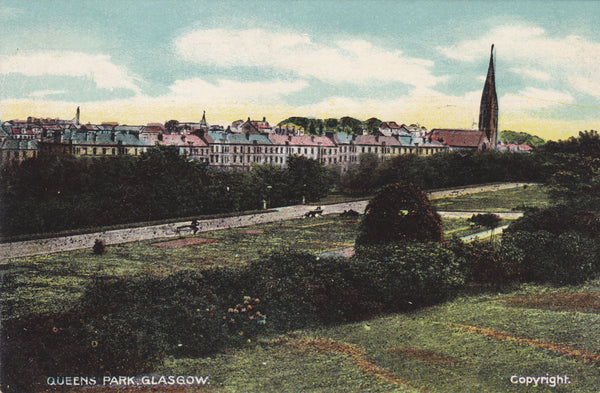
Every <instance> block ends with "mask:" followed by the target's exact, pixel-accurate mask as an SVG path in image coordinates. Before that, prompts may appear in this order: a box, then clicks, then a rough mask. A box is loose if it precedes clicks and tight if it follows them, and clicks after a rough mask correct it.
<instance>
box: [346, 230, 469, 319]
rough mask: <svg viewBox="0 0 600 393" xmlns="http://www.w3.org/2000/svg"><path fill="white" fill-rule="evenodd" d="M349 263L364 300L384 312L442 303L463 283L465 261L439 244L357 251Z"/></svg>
mask: <svg viewBox="0 0 600 393" xmlns="http://www.w3.org/2000/svg"><path fill="white" fill-rule="evenodd" d="M351 263H352V264H353V266H354V267H355V270H356V271H357V272H358V273H359V277H360V283H359V285H361V287H362V293H363V296H365V297H366V298H368V299H370V300H371V301H372V302H379V303H381V307H382V308H383V309H385V310H386V311H398V310H404V309H407V308H415V307H419V306H424V305H428V304H433V303H436V302H439V301H442V300H445V299H447V298H449V297H451V296H452V295H453V294H454V292H455V291H456V290H457V289H458V288H460V287H462V286H463V285H464V283H465V260H464V259H463V258H461V257H459V256H457V255H456V254H455V253H454V252H453V251H452V250H450V249H449V248H447V247H445V246H444V245H442V244H439V243H413V242H404V243H391V244H387V245H382V246H376V247H375V246H371V247H359V248H358V249H357V254H356V256H355V257H354V258H352V260H351Z"/></svg>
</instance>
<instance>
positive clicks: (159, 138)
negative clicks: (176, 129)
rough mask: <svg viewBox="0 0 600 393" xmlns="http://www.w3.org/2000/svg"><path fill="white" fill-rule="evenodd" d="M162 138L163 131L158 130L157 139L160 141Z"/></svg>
mask: <svg viewBox="0 0 600 393" xmlns="http://www.w3.org/2000/svg"><path fill="white" fill-rule="evenodd" d="M163 138H164V137H163V133H162V132H159V133H158V140H159V141H162V140H163Z"/></svg>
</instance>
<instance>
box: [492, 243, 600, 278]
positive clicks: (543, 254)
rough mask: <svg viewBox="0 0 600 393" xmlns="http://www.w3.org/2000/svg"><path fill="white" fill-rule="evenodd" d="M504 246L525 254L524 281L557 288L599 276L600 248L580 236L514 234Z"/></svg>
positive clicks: (522, 262) (521, 269)
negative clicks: (552, 284) (515, 248)
mask: <svg viewBox="0 0 600 393" xmlns="http://www.w3.org/2000/svg"><path fill="white" fill-rule="evenodd" d="M503 243H506V244H508V245H511V246H514V247H517V248H518V249H520V250H522V252H523V259H522V260H521V261H520V264H521V266H520V271H521V276H522V279H523V280H525V281H534V282H549V283H554V284H574V283H580V282H583V281H585V280H588V279H590V278H593V277H594V276H596V275H597V274H598V272H600V244H598V242H597V241H594V240H591V239H589V238H587V237H585V236H583V235H582V234H581V233H579V232H574V231H569V232H565V233H562V234H559V235H557V234H553V233H550V232H547V231H537V232H526V231H512V232H510V233H507V234H504V236H503Z"/></svg>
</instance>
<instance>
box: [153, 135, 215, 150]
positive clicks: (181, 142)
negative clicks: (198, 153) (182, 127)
mask: <svg viewBox="0 0 600 393" xmlns="http://www.w3.org/2000/svg"><path fill="white" fill-rule="evenodd" d="M162 138H163V139H162V141H161V140H157V142H158V144H159V145H166V146H190V145H191V146H193V147H205V146H207V144H206V143H205V142H204V141H203V140H202V139H200V138H199V137H198V136H197V135H193V134H163V136H162Z"/></svg>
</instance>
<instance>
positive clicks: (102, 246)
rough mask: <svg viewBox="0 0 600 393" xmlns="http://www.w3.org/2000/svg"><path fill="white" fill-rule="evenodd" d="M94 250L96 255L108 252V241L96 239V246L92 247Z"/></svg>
mask: <svg viewBox="0 0 600 393" xmlns="http://www.w3.org/2000/svg"><path fill="white" fill-rule="evenodd" d="M92 251H93V252H94V254H96V255H102V254H104V253H105V252H106V243H104V240H102V239H96V241H95V242H94V247H92Z"/></svg>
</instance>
